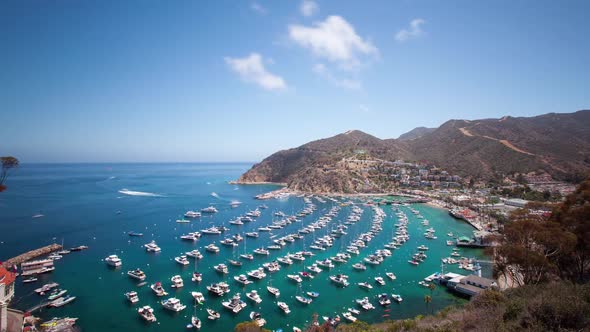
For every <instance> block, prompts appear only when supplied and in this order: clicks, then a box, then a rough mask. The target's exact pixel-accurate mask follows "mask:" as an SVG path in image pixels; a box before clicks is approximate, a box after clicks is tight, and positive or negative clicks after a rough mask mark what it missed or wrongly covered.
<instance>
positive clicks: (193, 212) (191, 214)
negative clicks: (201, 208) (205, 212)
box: [184, 211, 201, 218]
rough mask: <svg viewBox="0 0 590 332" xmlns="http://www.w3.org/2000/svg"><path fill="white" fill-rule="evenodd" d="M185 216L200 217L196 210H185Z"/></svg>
mask: <svg viewBox="0 0 590 332" xmlns="http://www.w3.org/2000/svg"><path fill="white" fill-rule="evenodd" d="M184 217H185V218H200V217H201V212H196V211H186V213H185V214H184Z"/></svg>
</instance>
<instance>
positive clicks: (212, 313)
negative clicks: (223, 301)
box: [207, 308, 221, 320]
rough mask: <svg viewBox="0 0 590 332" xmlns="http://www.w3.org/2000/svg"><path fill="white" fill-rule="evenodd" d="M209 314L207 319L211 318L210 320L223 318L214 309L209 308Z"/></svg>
mask: <svg viewBox="0 0 590 332" xmlns="http://www.w3.org/2000/svg"><path fill="white" fill-rule="evenodd" d="M207 314H208V315H209V316H208V317H207V318H209V320H216V319H219V318H221V314H220V313H219V312H217V311H215V310H213V309H209V308H207Z"/></svg>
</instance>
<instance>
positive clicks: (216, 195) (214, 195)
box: [211, 192, 219, 198]
mask: <svg viewBox="0 0 590 332" xmlns="http://www.w3.org/2000/svg"><path fill="white" fill-rule="evenodd" d="M211 196H213V197H215V198H219V195H218V194H217V193H216V192H212V193H211Z"/></svg>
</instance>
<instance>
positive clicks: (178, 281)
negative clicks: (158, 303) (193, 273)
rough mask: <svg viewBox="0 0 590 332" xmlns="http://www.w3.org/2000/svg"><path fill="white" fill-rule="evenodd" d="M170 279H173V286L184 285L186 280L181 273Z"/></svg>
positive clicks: (179, 286) (180, 286)
mask: <svg viewBox="0 0 590 332" xmlns="http://www.w3.org/2000/svg"><path fill="white" fill-rule="evenodd" d="M170 281H172V288H182V287H184V281H183V280H182V277H181V276H179V275H175V276H174V277H172V278H170Z"/></svg>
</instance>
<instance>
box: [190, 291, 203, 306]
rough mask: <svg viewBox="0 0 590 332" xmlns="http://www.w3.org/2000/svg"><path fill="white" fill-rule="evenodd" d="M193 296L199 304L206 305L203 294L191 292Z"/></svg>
mask: <svg viewBox="0 0 590 332" xmlns="http://www.w3.org/2000/svg"><path fill="white" fill-rule="evenodd" d="M191 295H192V296H193V298H194V299H195V301H196V302H197V303H198V304H203V303H205V296H204V295H203V293H201V292H191Z"/></svg>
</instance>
